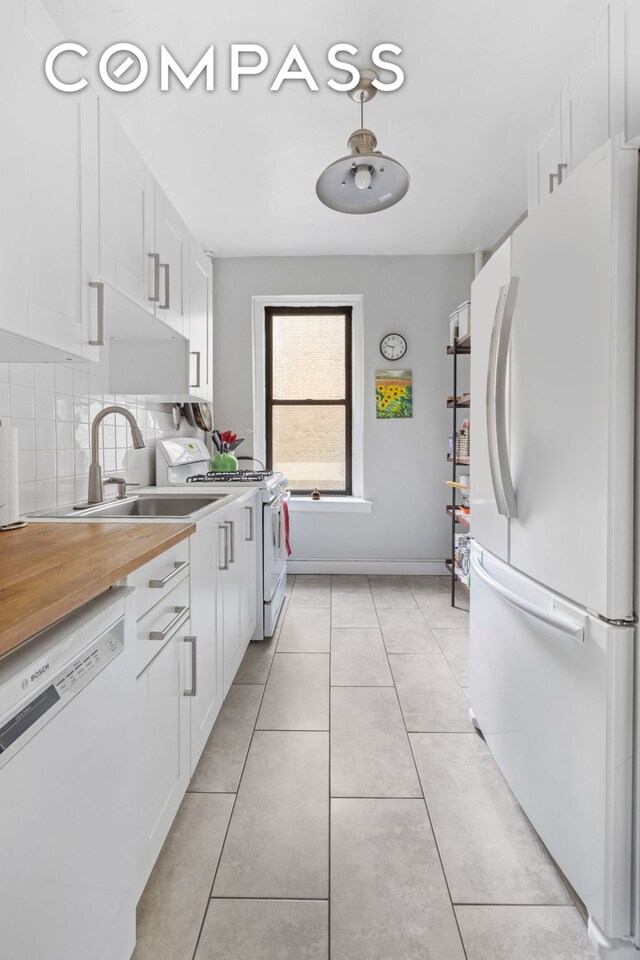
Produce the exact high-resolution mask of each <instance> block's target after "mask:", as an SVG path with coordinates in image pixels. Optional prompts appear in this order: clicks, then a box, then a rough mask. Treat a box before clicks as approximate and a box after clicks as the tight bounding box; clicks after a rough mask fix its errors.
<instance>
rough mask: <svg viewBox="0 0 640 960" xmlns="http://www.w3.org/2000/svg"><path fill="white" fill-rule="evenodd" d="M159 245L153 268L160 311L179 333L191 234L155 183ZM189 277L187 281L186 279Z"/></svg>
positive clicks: (182, 323) (183, 331) (185, 331)
mask: <svg viewBox="0 0 640 960" xmlns="http://www.w3.org/2000/svg"><path fill="white" fill-rule="evenodd" d="M154 221H155V244H154V251H153V261H152V268H153V271H154V276H153V285H154V290H153V295H154V297H157V299H156V300H155V309H156V314H157V315H158V316H159V317H160V318H161V319H162V320H164V322H165V323H168V324H170V325H171V326H172V327H173V328H174V330H177V332H178V333H181V334H185V335H187V334H188V324H187V329H185V319H186V312H187V305H186V300H187V283H188V277H187V278H185V274H186V273H187V271H188V267H189V234H188V232H187V228H186V227H185V225H184V223H183V222H182V220H181V219H180V217H179V216H178V214H177V213H176V211H175V209H174V208H173V206H172V205H171V203H170V202H169V200H168V198H167V195H166V194H165V193H164V191H163V190H162V188H161V187H160V186H159V185H158V184H157V183H156V185H155V217H154ZM185 279H186V280H187V282H185Z"/></svg>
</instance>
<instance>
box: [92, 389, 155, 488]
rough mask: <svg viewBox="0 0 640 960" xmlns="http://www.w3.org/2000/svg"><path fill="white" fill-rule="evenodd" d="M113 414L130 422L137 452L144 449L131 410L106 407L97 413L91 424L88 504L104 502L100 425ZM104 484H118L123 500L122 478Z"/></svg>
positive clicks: (123, 485)
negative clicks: (99, 437) (99, 444)
mask: <svg viewBox="0 0 640 960" xmlns="http://www.w3.org/2000/svg"><path fill="white" fill-rule="evenodd" d="M111 413H120V414H122V416H123V417H124V418H125V420H127V421H128V423H129V426H130V428H131V439H132V440H133V445H134V447H135V448H136V450H140V448H141V447H144V440H143V439H142V434H141V433H140V427H139V426H138V424H137V422H136V418H135V417H134V415H133V414H132V413H131V412H130V411H129V410H127V408H126V407H118V406H111V407H105V408H104V409H103V410H101V411H100V413H97V414H96V415H95V417H94V418H93V423H92V424H91V466H90V467H89V494H88V496H87V502H88V503H102V501H103V500H104V496H103V481H102V467H101V466H100V454H99V451H98V433H99V427H100V424H101V423H102V421H103V420H104V418H105V417H108V416H109V414H111ZM104 483H117V484H118V499H120V500H122V499H123V498H124V496H125V491H126V481H125V480H124V479H123V478H122V477H107V479H106V480H105V481H104Z"/></svg>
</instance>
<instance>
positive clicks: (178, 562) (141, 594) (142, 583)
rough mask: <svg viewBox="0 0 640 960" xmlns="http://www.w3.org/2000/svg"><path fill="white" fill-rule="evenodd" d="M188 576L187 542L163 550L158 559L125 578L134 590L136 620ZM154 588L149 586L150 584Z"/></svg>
mask: <svg viewBox="0 0 640 960" xmlns="http://www.w3.org/2000/svg"><path fill="white" fill-rule="evenodd" d="M188 576H189V541H188V540H183V541H182V542H181V543H178V544H176V546H175V547H171V549H170V550H165V552H164V553H161V554H160V556H159V557H155V558H154V559H153V560H150V561H149V563H145V565H144V567H140V569H139V570H134V572H133V573H131V574H129V576H128V577H127V583H128V584H129V585H130V586H132V587H135V588H136V603H137V607H138V620H139V619H140V618H141V617H143V616H144V615H145V614H146V613H147V611H148V610H150V609H151V608H152V607H153V606H155V604H156V603H159V601H160V600H162V599H164V597H165V596H166V595H167V594H168V593H169V591H170V590H173V588H174V587H176V586H177V584H179V583H181V582H182V581H183V580H184V579H185V577H188ZM152 583H153V584H154V586H151V584H152Z"/></svg>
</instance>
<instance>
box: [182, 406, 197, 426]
mask: <svg viewBox="0 0 640 960" xmlns="http://www.w3.org/2000/svg"><path fill="white" fill-rule="evenodd" d="M182 415H183V417H184V418H185V420H186V421H187V423H188V424H189V426H190V427H195V425H196V418H195V417H194V415H193V410H192V408H191V404H190V403H184V404H183V405H182Z"/></svg>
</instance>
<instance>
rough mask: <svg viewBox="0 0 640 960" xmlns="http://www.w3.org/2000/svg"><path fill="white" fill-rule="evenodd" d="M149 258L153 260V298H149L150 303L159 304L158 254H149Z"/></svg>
mask: <svg viewBox="0 0 640 960" xmlns="http://www.w3.org/2000/svg"><path fill="white" fill-rule="evenodd" d="M149 257H150V258H151V260H153V296H151V297H149V300H151V302H152V303H159V302H160V254H159V253H150V254H149Z"/></svg>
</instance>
